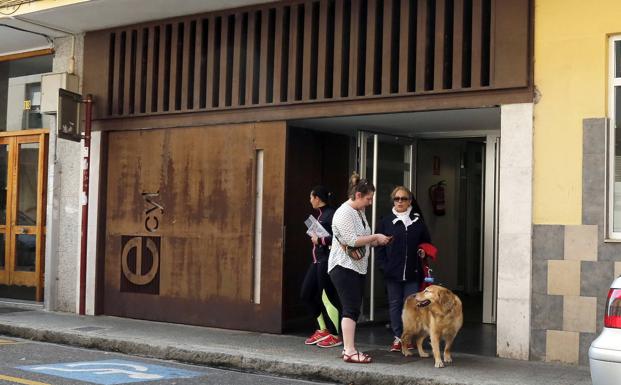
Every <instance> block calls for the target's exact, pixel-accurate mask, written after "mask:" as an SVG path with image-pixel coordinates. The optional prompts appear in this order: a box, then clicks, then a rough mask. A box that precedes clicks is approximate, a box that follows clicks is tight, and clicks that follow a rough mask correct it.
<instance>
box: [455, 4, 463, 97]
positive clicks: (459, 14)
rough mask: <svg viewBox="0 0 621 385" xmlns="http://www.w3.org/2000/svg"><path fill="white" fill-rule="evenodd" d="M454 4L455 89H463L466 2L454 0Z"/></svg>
mask: <svg viewBox="0 0 621 385" xmlns="http://www.w3.org/2000/svg"><path fill="white" fill-rule="evenodd" d="M454 1H455V2H454V3H453V88H457V89H459V88H461V86H462V85H461V80H462V58H463V53H462V49H463V30H464V0H454Z"/></svg>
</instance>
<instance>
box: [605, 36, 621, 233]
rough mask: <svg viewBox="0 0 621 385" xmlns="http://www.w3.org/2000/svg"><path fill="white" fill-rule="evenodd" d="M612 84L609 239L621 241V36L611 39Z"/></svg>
mask: <svg viewBox="0 0 621 385" xmlns="http://www.w3.org/2000/svg"><path fill="white" fill-rule="evenodd" d="M609 73H610V75H609V76H610V82H609V92H608V103H609V105H608V116H609V118H610V133H609V135H610V149H609V151H610V153H611V154H613V156H611V157H610V164H609V170H610V173H609V176H608V177H609V191H608V196H609V202H608V203H609V207H610V209H609V210H608V223H609V226H608V227H609V237H610V238H612V239H621V35H617V36H613V37H611V38H610V65H609Z"/></svg>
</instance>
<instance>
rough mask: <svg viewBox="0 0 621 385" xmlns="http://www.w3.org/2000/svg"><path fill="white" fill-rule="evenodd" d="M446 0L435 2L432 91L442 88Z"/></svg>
mask: <svg viewBox="0 0 621 385" xmlns="http://www.w3.org/2000/svg"><path fill="white" fill-rule="evenodd" d="M445 13H446V0H436V15H435V18H436V20H435V47H434V48H435V50H434V51H435V52H434V69H433V89H434V90H441V89H443V88H444V43H445V32H446V31H445V28H444V24H445Z"/></svg>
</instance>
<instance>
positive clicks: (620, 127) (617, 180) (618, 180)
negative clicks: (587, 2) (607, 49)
mask: <svg viewBox="0 0 621 385" xmlns="http://www.w3.org/2000/svg"><path fill="white" fill-rule="evenodd" d="M616 43H618V42H616ZM616 43H615V44H616ZM614 98H615V116H614V118H615V119H614V120H615V164H614V170H615V176H614V201H613V212H612V227H613V231H621V87H615V95H614Z"/></svg>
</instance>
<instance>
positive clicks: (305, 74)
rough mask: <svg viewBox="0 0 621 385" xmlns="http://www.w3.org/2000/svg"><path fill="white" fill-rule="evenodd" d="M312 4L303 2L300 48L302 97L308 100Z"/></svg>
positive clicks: (309, 95)
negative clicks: (301, 43) (301, 44)
mask: <svg viewBox="0 0 621 385" xmlns="http://www.w3.org/2000/svg"><path fill="white" fill-rule="evenodd" d="M312 5H313V4H312V3H311V2H306V3H304V8H303V9H304V29H302V33H303V35H304V39H303V41H304V43H303V49H302V99H303V100H309V99H310V98H311V93H310V89H311V84H310V82H311V55H312V51H311V39H312V35H311V30H312V28H313V26H312V23H313V6H312Z"/></svg>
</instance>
